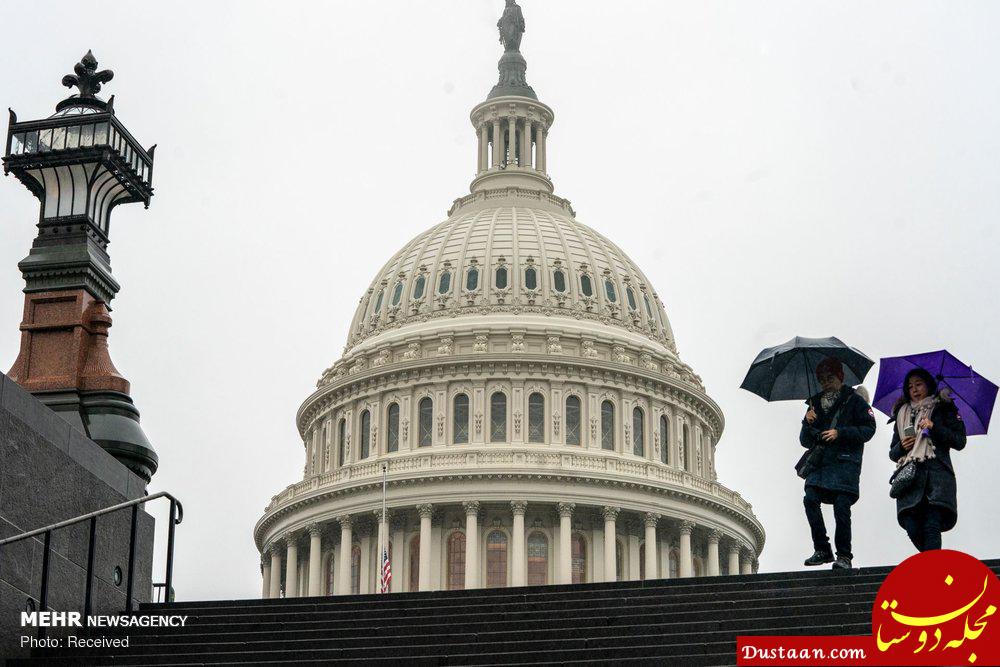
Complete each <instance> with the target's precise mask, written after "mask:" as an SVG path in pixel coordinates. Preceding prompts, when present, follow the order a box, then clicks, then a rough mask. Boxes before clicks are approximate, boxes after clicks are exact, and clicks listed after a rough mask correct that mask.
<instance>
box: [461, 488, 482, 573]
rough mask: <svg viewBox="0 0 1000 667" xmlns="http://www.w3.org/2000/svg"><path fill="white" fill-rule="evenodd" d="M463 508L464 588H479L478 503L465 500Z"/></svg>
mask: <svg viewBox="0 0 1000 667" xmlns="http://www.w3.org/2000/svg"><path fill="white" fill-rule="evenodd" d="M462 507H463V508H465V588H466V589H470V588H479V501H478V500H467V501H465V502H464V503H462Z"/></svg>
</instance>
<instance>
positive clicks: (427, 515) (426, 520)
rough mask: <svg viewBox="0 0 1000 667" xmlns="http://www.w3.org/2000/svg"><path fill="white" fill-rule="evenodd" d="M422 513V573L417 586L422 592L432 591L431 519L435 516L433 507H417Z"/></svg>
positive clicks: (418, 575)
mask: <svg viewBox="0 0 1000 667" xmlns="http://www.w3.org/2000/svg"><path fill="white" fill-rule="evenodd" d="M417 512H419V513H420V566H419V567H420V571H419V572H418V573H417V585H418V587H419V589H420V590H422V591H429V590H430V589H431V517H433V516H434V506H433V505H417Z"/></svg>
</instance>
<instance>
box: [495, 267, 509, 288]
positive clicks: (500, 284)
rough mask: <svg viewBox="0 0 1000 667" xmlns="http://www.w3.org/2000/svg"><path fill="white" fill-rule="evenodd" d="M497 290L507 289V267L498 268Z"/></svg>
mask: <svg viewBox="0 0 1000 667" xmlns="http://www.w3.org/2000/svg"><path fill="white" fill-rule="evenodd" d="M496 286H497V289H507V267H505V266H498V267H497V271H496Z"/></svg>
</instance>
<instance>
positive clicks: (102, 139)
mask: <svg viewBox="0 0 1000 667" xmlns="http://www.w3.org/2000/svg"><path fill="white" fill-rule="evenodd" d="M107 143H108V124H107V123H98V124H97V125H95V126H94V145H95V146H104V145H105V144H107Z"/></svg>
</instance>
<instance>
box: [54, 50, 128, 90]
mask: <svg viewBox="0 0 1000 667" xmlns="http://www.w3.org/2000/svg"><path fill="white" fill-rule="evenodd" d="M73 71H74V72H76V74H67V75H66V76H64V77H63V79H62V84H63V85H64V86H66V87H67V88H72V87H73V86H76V87H77V88H79V89H80V97H88V98H92V97H95V96H96V95H97V93H99V92H101V84H102V83H107V82H108V81H111V79H113V78H114V76H115V73H114V72H112V71H111V70H109V69H102V70H101V71H100V72H98V71H97V58H95V57H94V54H93V53H91V52H90V50H89V49H88V50H87V54H86V55H85V56H84V57H83V58H81V59H80V62H78V63H77V64H76V65H74V66H73Z"/></svg>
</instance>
